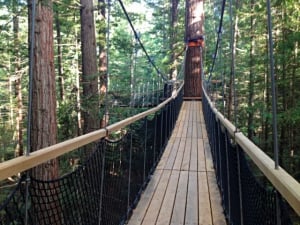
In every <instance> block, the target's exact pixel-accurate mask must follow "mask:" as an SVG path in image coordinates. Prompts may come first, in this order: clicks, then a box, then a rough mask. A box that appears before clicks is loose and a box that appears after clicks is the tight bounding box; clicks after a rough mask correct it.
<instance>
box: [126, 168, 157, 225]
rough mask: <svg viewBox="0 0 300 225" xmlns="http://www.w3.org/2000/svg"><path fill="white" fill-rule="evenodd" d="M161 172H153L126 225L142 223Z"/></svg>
mask: <svg viewBox="0 0 300 225" xmlns="http://www.w3.org/2000/svg"><path fill="white" fill-rule="evenodd" d="M161 175H162V170H155V172H154V174H153V176H152V177H151V180H150V182H149V184H148V185H147V188H146V190H145V191H144V193H143V194H142V196H143V197H142V198H141V199H140V201H139V203H138V205H137V207H136V208H135V209H134V210H133V214H132V216H131V218H130V221H129V222H128V225H140V224H141V223H142V222H143V219H144V216H145V213H146V211H147V209H148V206H149V204H150V201H151V199H152V197H153V194H154V191H155V189H156V188H157V185H158V182H159V181H160V179H161Z"/></svg>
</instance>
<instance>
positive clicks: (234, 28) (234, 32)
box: [227, 2, 238, 126]
mask: <svg viewBox="0 0 300 225" xmlns="http://www.w3.org/2000/svg"><path fill="white" fill-rule="evenodd" d="M237 4H238V2H236V5H237ZM232 7H233V6H232ZM236 8H237V6H236ZM233 21H234V23H233ZM230 27H231V28H230V29H231V38H232V41H231V43H230V49H231V66H230V78H229V87H228V101H227V102H228V104H227V119H228V120H229V121H231V120H232V119H233V118H235V117H237V116H238V115H233V114H234V107H237V96H235V95H234V94H235V93H234V92H235V90H234V88H236V86H237V84H236V83H235V81H234V79H235V66H236V65H235V61H236V46H237V39H238V16H237V15H236V16H235V19H234V20H233V18H232V21H231V26H230ZM232 116H233V117H232ZM235 125H236V126H237V124H235Z"/></svg>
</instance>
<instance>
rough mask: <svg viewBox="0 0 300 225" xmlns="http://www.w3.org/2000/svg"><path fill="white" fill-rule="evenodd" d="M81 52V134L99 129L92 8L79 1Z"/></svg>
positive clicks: (83, 0) (90, 1) (89, 2)
mask: <svg viewBox="0 0 300 225" xmlns="http://www.w3.org/2000/svg"><path fill="white" fill-rule="evenodd" d="M80 3H81V10H80V23H81V50H82V87H83V97H82V110H83V120H84V126H83V132H84V133H89V132H91V131H94V130H97V129H98V128H99V127H100V121H99V93H98V78H99V76H98V71H97V53H96V37H95V24H94V8H93V1H92V0H81V1H80Z"/></svg>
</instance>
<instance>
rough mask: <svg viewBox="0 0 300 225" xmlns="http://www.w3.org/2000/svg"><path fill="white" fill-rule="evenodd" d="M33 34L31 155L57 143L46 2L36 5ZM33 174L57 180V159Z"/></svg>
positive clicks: (50, 26)
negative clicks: (32, 152)
mask: <svg viewBox="0 0 300 225" xmlns="http://www.w3.org/2000/svg"><path fill="white" fill-rule="evenodd" d="M29 6H31V1H30V4H29ZM30 15H31V14H30ZM30 22H31V21H30ZM34 33H35V43H34V59H33V60H34V65H33V83H32V85H33V93H32V117H31V121H32V125H31V143H30V150H31V151H36V150H39V149H41V148H44V147H47V146H50V145H53V144H55V143H56V141H57V124H56V89H55V73H54V50H53V12H52V2H51V1H49V0H47V1H42V0H38V1H37V2H36V18H35V32H34ZM32 173H33V176H35V177H37V178H38V179H44V180H48V179H53V178H56V177H58V162H57V160H56V159H54V160H50V161H49V162H47V163H45V164H42V165H40V166H38V167H37V168H35V169H33V171H32Z"/></svg>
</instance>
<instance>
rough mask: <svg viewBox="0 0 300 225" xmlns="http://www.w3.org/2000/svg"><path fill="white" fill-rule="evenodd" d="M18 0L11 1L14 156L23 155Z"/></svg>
mask: <svg viewBox="0 0 300 225" xmlns="http://www.w3.org/2000/svg"><path fill="white" fill-rule="evenodd" d="M18 11H19V10H18V1H16V0H14V1H13V13H14V16H13V33H14V46H15V49H14V54H15V60H14V61H15V65H14V68H15V76H16V78H15V96H16V98H17V118H16V139H17V145H16V148H15V157H18V156H21V155H23V147H24V146H23V100H22V83H21V79H22V73H21V56H20V51H19V47H20V40H19V17H18V15H19V12H18Z"/></svg>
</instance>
